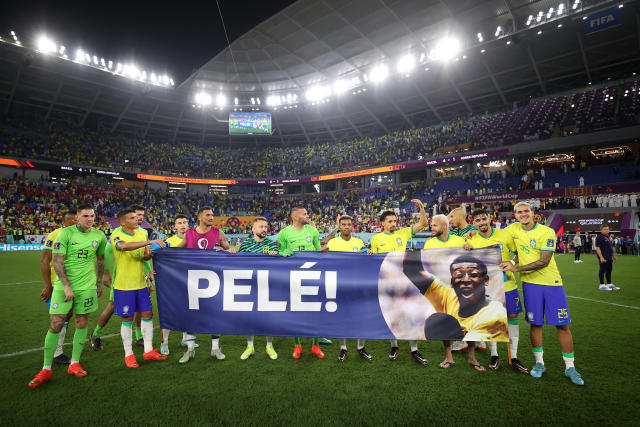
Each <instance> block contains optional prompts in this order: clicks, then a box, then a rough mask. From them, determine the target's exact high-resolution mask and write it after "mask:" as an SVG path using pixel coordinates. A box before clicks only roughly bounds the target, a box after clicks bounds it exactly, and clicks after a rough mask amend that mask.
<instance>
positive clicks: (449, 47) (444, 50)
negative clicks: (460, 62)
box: [429, 37, 460, 61]
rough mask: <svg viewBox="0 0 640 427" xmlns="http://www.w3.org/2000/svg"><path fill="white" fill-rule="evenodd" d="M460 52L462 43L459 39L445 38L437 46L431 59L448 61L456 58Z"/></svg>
mask: <svg viewBox="0 0 640 427" xmlns="http://www.w3.org/2000/svg"><path fill="white" fill-rule="evenodd" d="M459 51H460V42H459V41H458V39H455V38H451V37H445V38H443V39H441V40H440V41H439V42H438V44H436V47H435V48H434V49H433V50H432V51H431V53H430V54H429V56H430V57H431V59H435V60H442V61H448V60H449V59H451V58H455V57H456V56H457V55H458V52H459Z"/></svg>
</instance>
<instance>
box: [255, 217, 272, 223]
mask: <svg viewBox="0 0 640 427" xmlns="http://www.w3.org/2000/svg"><path fill="white" fill-rule="evenodd" d="M258 221H264V222H267V223H268V222H269V221H267V218H265V217H263V216H257V217H255V218H253V224H255V223H256V222H258Z"/></svg>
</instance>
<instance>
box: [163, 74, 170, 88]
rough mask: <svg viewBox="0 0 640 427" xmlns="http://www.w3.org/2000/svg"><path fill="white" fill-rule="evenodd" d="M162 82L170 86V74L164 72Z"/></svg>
mask: <svg viewBox="0 0 640 427" xmlns="http://www.w3.org/2000/svg"><path fill="white" fill-rule="evenodd" d="M162 83H163V84H164V85H165V86H169V76H167V75H166V74H164V75H163V76H162Z"/></svg>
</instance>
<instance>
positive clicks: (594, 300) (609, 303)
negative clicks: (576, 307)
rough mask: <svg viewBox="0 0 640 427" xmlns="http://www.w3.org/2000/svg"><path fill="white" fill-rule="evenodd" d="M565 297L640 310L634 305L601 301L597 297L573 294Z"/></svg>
mask: <svg viewBox="0 0 640 427" xmlns="http://www.w3.org/2000/svg"><path fill="white" fill-rule="evenodd" d="M567 298H575V299H580V300H584V301H591V302H599V303H600V304H608V305H615V306H616V307H624V308H631V309H633V310H640V307H636V306H635V305H624V304H616V303H615V302H608V301H601V300H598V299H591V298H582V297H574V296H573V295H567Z"/></svg>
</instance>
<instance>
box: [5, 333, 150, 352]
mask: <svg viewBox="0 0 640 427" xmlns="http://www.w3.org/2000/svg"><path fill="white" fill-rule="evenodd" d="M153 329H158V327H156V326H154V328H153ZM119 336H120V334H108V335H103V336H102V337H101V338H113V337H119ZM87 341H89V340H87ZM66 345H73V341H69V342H66V343H64V344H62V346H63V347H64V346H66ZM43 350H44V347H38V348H30V349H28V350H21V351H16V352H14V353H7V354H0V359H6V358H9V357H13V356H22V355H23V354H29V353H33V352H34V351H43Z"/></svg>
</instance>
